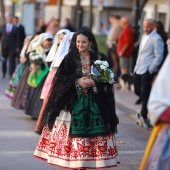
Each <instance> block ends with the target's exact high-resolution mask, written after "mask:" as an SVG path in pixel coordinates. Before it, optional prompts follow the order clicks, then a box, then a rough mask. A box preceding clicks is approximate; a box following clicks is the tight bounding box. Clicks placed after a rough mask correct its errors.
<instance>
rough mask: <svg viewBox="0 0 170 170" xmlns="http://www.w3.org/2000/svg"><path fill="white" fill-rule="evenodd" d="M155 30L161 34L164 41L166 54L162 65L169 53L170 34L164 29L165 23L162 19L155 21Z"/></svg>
mask: <svg viewBox="0 0 170 170" xmlns="http://www.w3.org/2000/svg"><path fill="white" fill-rule="evenodd" d="M155 31H156V32H157V33H158V34H159V35H160V36H161V38H162V40H163V42H164V55H163V60H162V63H161V65H160V67H161V66H162V64H163V62H164V61H165V58H166V56H167V55H168V49H167V44H166V42H167V40H168V35H167V33H166V32H165V30H164V25H163V23H162V22H161V21H157V22H156V23H155Z"/></svg>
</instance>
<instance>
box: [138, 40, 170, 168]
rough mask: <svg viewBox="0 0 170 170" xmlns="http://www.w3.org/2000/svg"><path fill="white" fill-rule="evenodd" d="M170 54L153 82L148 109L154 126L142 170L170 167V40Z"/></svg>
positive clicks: (169, 41)
mask: <svg viewBox="0 0 170 170" xmlns="http://www.w3.org/2000/svg"><path fill="white" fill-rule="evenodd" d="M168 43H169V47H168V48H169V55H168V56H167V57H166V59H165V61H164V64H163V65H162V67H161V70H160V71H159V74H158V76H157V78H156V80H155V82H154V84H153V87H152V90H151V94H150V98H149V102H148V110H149V117H150V120H151V123H152V125H153V126H154V127H153V130H152V133H151V135H150V139H149V141H148V144H147V147H146V151H145V154H144V157H143V160H142V163H141V166H140V170H168V169H170V76H169V73H170V40H168Z"/></svg>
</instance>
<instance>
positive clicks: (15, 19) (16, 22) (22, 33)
mask: <svg viewBox="0 0 170 170" xmlns="http://www.w3.org/2000/svg"><path fill="white" fill-rule="evenodd" d="M13 24H14V25H15V26H16V27H17V28H18V31H19V36H20V39H19V49H20V51H19V52H18V53H17V57H18V58H19V55H20V52H21V49H22V47H23V44H24V39H25V36H26V35H25V29H24V26H23V25H21V23H19V18H18V17H17V16H15V17H13Z"/></svg>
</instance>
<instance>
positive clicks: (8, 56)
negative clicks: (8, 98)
mask: <svg viewBox="0 0 170 170" xmlns="http://www.w3.org/2000/svg"><path fill="white" fill-rule="evenodd" d="M15 55H16V53H15V52H14V51H8V50H3V51H2V56H3V57H4V58H5V61H3V62H2V73H3V75H6V72H7V61H9V68H8V73H9V75H10V76H12V74H13V72H14V71H15Z"/></svg>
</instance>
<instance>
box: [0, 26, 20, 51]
mask: <svg viewBox="0 0 170 170" xmlns="http://www.w3.org/2000/svg"><path fill="white" fill-rule="evenodd" d="M0 40H1V50H2V52H3V51H8V52H14V51H15V50H16V48H20V46H19V40H20V36H19V31H18V29H17V27H16V26H14V25H13V26H12V30H11V32H10V33H9V34H7V32H6V24H5V25H2V26H1V27H0Z"/></svg>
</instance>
